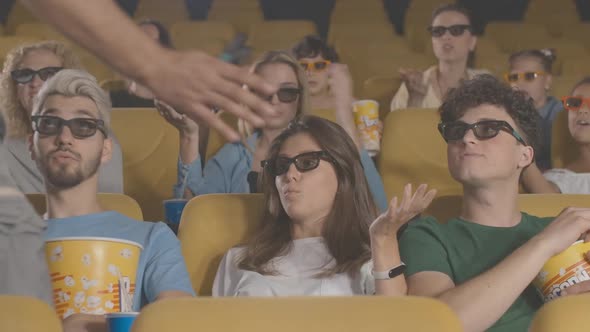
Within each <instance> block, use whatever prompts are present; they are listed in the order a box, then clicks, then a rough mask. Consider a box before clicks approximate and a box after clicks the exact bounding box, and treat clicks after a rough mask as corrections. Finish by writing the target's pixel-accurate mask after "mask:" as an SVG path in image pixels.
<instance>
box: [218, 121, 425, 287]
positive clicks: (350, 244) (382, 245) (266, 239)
mask: <svg viewBox="0 0 590 332" xmlns="http://www.w3.org/2000/svg"><path fill="white" fill-rule="evenodd" d="M262 164H263V165H262V166H263V172H262V178H261V185H262V189H263V191H264V195H265V202H266V206H265V211H264V214H263V222H262V224H261V227H260V229H259V230H258V232H257V233H256V234H255V235H254V236H253V238H252V239H251V241H250V242H249V243H248V244H246V245H245V246H240V247H235V248H232V249H230V250H229V251H228V252H227V253H226V255H225V256H224V258H223V260H222V262H221V264H220V266H219V269H218V272H217V276H216V278H215V282H214V285H213V295H214V296H290V295H294V296H297V295H299V296H301V295H355V294H380V295H405V294H406V291H407V287H406V283H405V279H404V277H403V267H404V266H403V263H402V262H401V260H400V257H399V251H398V243H397V232H398V230H399V229H400V227H401V226H403V225H404V224H405V223H406V222H408V221H409V220H410V219H411V218H412V217H414V216H416V215H417V214H419V213H420V212H421V211H423V210H424V209H425V208H426V206H427V205H428V204H429V203H430V202H431V201H432V199H433V197H434V195H435V194H436V192H435V191H434V190H430V191H427V188H426V186H425V185H421V186H420V187H419V188H418V189H417V190H416V192H415V193H414V194H413V195H412V188H411V186H410V185H407V186H406V190H405V191H404V195H403V198H402V201H401V203H399V204H398V201H397V198H394V199H393V200H392V201H391V203H390V206H389V209H388V210H387V211H386V212H385V213H383V214H382V215H380V216H377V209H376V208H375V204H374V203H373V199H372V197H371V193H370V191H369V189H368V186H367V181H366V178H365V176H364V173H363V168H362V166H361V161H360V155H359V152H358V149H357V148H356V146H355V144H354V142H353V141H352V139H351V138H350V136H349V135H348V134H347V133H346V132H345V131H344V129H342V128H341V127H340V126H338V125H337V124H335V123H332V122H330V121H327V120H324V119H321V118H318V117H314V116H304V117H302V118H300V119H299V120H295V121H294V122H292V123H291V125H290V126H289V127H288V128H287V129H286V130H285V131H284V132H283V133H281V134H280V135H279V136H278V137H277V138H276V139H275V140H274V141H273V143H272V145H271V148H270V150H269V154H268V158H267V160H265V161H263V162H262Z"/></svg>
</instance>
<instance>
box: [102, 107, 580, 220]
mask: <svg viewBox="0 0 590 332" xmlns="http://www.w3.org/2000/svg"><path fill="white" fill-rule="evenodd" d="M320 115H321V114H320ZM221 116H222V118H223V119H224V120H225V121H226V122H227V123H229V124H230V125H232V126H236V121H235V117H233V116H231V115H229V114H222V115H221ZM323 116H325V117H327V118H330V114H324V115H323ZM138 119H141V125H138V124H137V123H138V122H137V121H138ZM111 121H112V127H113V131H114V134H115V136H116V137H117V139H118V140H119V143H120V144H121V148H122V151H123V171H124V192H125V194H127V195H128V196H130V197H133V198H134V199H135V200H136V201H137V202H138V203H139V205H140V206H141V210H142V211H143V216H144V219H145V220H162V217H163V208H162V201H163V200H165V199H169V198H170V196H171V195H172V186H173V184H174V183H175V182H176V167H177V158H178V132H177V130H176V128H174V127H173V126H171V125H170V124H168V123H167V122H166V121H165V120H164V119H163V118H162V117H161V116H160V115H159V114H158V113H157V112H156V111H155V110H154V109H149V108H140V109H115V110H113V112H112V118H111ZM438 122H439V117H438V113H437V111H436V110H434V109H408V110H400V111H396V112H392V113H388V115H387V117H386V119H385V123H384V135H383V139H382V142H381V152H380V154H379V155H378V157H377V166H378V169H379V172H380V173H381V176H382V179H383V182H384V185H385V189H386V193H387V196H388V197H389V198H392V197H393V196H394V195H395V194H398V193H401V192H402V189H403V186H404V185H405V184H406V183H408V182H410V183H427V184H428V185H429V186H430V187H433V188H437V189H438V191H439V195H454V194H459V193H460V192H461V188H460V187H459V184H458V183H457V182H456V181H454V180H453V179H452V178H451V177H450V175H449V172H448V168H447V159H446V145H445V142H444V140H443V139H442V138H441V137H440V135H439V133H438V131H437V130H436V126H437V124H438ZM571 140H572V139H571V136H570V135H569V132H568V128H567V113H566V112H561V113H560V115H559V116H558V118H557V120H556V122H555V124H554V128H553V148H552V157H553V165H555V167H561V166H563V165H564V164H565V163H566V162H567V161H568V160H569V158H571V156H572V154H573V153H574V150H573V149H574V146H575V145H574V144H573V143H572V142H571ZM224 143H225V141H224V140H223V139H222V137H221V136H220V135H219V134H218V133H217V132H215V131H213V130H212V131H211V132H210V134H209V145H208V148H207V154H206V156H205V159H208V158H210V157H211V156H212V155H214V154H215V153H216V152H217V150H219V148H220V147H221V146H222V145H223V144H224Z"/></svg>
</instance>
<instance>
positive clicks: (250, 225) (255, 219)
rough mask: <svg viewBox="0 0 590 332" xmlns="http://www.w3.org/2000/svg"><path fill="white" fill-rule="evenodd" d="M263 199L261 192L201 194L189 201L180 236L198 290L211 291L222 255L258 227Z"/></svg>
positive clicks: (245, 239) (182, 220) (206, 292)
mask: <svg viewBox="0 0 590 332" xmlns="http://www.w3.org/2000/svg"><path fill="white" fill-rule="evenodd" d="M263 203H264V202H263V196H262V194H211V195H201V196H197V197H195V198H193V199H191V200H190V201H189V202H188V204H187V205H186V207H185V208H184V210H183V212H182V218H181V220H180V227H179V229H178V238H179V239H180V244H181V247H182V253H183V256H184V259H185V261H186V267H187V269H188V273H189V276H190V278H191V282H192V284H193V288H194V289H195V292H197V294H199V295H211V288H212V287H213V280H214V279H215V274H216V272H217V267H218V266H219V262H220V261H221V258H222V257H223V255H224V254H225V253H226V252H227V251H228V250H229V249H230V248H232V247H235V246H237V245H239V244H243V243H245V242H246V241H247V239H248V237H249V236H250V235H251V234H252V233H253V232H254V230H256V228H257V227H258V225H259V223H260V220H261V217H262V211H263V206H264V204H263Z"/></svg>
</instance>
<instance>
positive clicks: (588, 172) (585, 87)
mask: <svg viewBox="0 0 590 332" xmlns="http://www.w3.org/2000/svg"><path fill="white" fill-rule="evenodd" d="M563 106H564V109H565V110H567V112H568V113H567V115H568V128H569V132H570V134H571V137H572V138H573V140H574V142H575V143H576V145H577V148H578V153H577V154H576V158H575V159H574V160H573V161H572V162H570V163H569V164H568V165H566V166H565V168H559V169H555V168H554V169H551V170H549V171H547V172H545V173H541V171H540V170H539V168H538V167H537V166H536V165H535V164H532V165H531V166H529V167H528V168H527V169H526V170H525V171H524V172H523V173H522V182H523V185H524V187H525V188H526V189H527V191H528V192H531V193H534V194H541V193H563V194H590V77H586V78H584V79H583V80H581V81H580V82H578V83H577V84H576V85H575V86H574V89H573V90H572V94H571V96H567V97H564V98H563Z"/></svg>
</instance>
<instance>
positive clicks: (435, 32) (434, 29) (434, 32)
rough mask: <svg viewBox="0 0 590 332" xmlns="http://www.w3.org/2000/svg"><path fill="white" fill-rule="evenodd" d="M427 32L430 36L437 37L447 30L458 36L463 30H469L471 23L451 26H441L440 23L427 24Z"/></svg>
mask: <svg viewBox="0 0 590 332" xmlns="http://www.w3.org/2000/svg"><path fill="white" fill-rule="evenodd" d="M427 30H428V32H430V35H431V36H432V37H435V38H438V37H442V36H444V34H445V33H446V32H447V31H448V32H449V33H450V34H451V36H453V37H459V36H461V35H463V34H464V33H465V31H470V32H471V25H469V24H455V25H451V26H448V27H446V26H442V25H435V26H429V27H428V28H427Z"/></svg>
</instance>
